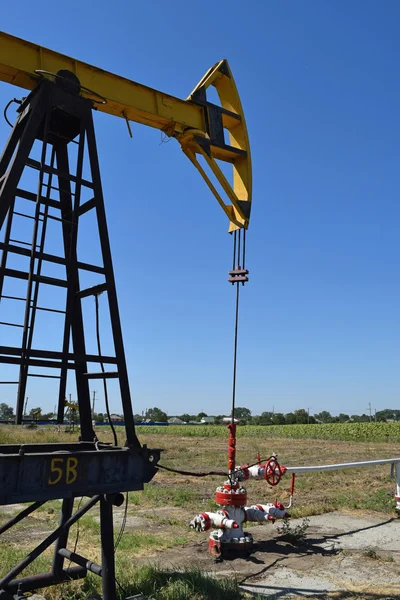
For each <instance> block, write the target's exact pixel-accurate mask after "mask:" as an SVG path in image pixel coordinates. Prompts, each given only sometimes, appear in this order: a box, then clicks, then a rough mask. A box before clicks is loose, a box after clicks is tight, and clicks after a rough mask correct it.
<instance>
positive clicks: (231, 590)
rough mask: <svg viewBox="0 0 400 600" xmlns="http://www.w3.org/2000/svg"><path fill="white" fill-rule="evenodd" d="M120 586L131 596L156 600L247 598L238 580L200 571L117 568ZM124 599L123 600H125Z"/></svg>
mask: <svg viewBox="0 0 400 600" xmlns="http://www.w3.org/2000/svg"><path fill="white" fill-rule="evenodd" d="M117 567H118V569H117V577H118V581H119V583H120V585H121V586H122V587H123V589H124V590H125V591H126V592H127V593H128V594H130V595H134V594H138V593H140V592H141V593H142V594H143V595H144V596H145V598H151V599H152V600H189V599H190V600H211V599H212V600H239V599H240V598H244V594H242V593H241V592H240V589H239V585H238V583H237V581H236V579H235V578H234V577H231V578H229V579H217V578H215V577H212V576H211V575H208V574H206V573H203V572H201V571H200V570H198V569H188V570H174V569H161V568H157V567H153V566H144V567H142V568H140V569H134V568H132V566H131V565H130V564H128V563H126V562H125V561H121V562H120V563H119V564H118V565H117ZM122 597H123V596H122Z"/></svg>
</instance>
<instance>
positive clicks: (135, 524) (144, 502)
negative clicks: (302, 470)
mask: <svg viewBox="0 0 400 600" xmlns="http://www.w3.org/2000/svg"><path fill="white" fill-rule="evenodd" d="M142 441H143V442H145V443H147V444H148V446H149V447H152V446H153V447H164V448H167V452H165V453H163V456H162V460H161V463H162V464H164V465H166V466H168V467H173V468H180V469H185V470H198V471H200V470H205V469H206V468H210V469H214V468H218V469H221V468H222V469H223V468H224V465H225V462H226V441H225V440H224V439H221V438H216V439H214V438H204V439H203V438H197V439H194V438H192V439H190V438H189V439H188V438H180V437H176V438H175V437H171V436H161V435H159V436H152V437H151V438H150V437H148V439H145V440H142ZM273 443H274V446H273V448H270V443H269V442H268V440H266V439H265V440H264V439H263V440H259V439H258V440H257V439H250V438H249V439H240V440H239V448H238V452H239V455H240V458H239V460H240V461H241V462H247V461H250V460H251V459H252V458H253V457H255V455H256V452H257V450H260V451H261V452H262V453H263V454H265V455H269V454H270V452H271V451H272V450H275V451H277V452H278V454H279V456H280V457H281V460H282V462H284V463H285V464H287V465H290V466H294V465H302V464H303V465H307V464H324V463H328V462H344V461H347V460H362V459H364V460H365V459H373V458H390V457H393V456H395V455H396V452H395V450H394V449H393V445H392V444H386V443H379V444H377V443H371V444H367V443H360V444H355V443H348V442H339V441H338V442H332V441H329V442H327V441H320V440H313V441H312V442H310V441H309V440H274V441H273ZM220 479H221V478H220V477H215V476H213V477H209V478H205V479H201V480H198V479H194V478H190V477H187V476H182V475H174V474H171V473H168V472H162V471H160V472H159V473H158V474H157V475H156V477H155V479H154V480H153V481H152V482H151V483H150V484H149V485H147V486H146V488H145V490H144V491H143V492H135V493H132V494H130V495H129V499H130V501H129V507H128V512H127V519H126V527H125V532H124V535H123V537H122V540H121V544H120V547H119V549H118V552H117V563H118V560H120V561H121V565H122V561H123V560H125V561H126V560H128V561H129V562H130V564H137V565H144V564H155V565H157V566H159V567H161V568H163V569H168V568H170V569H175V570H179V569H183V568H185V567H197V568H200V569H201V570H202V571H205V572H208V573H213V574H214V575H215V576H216V577H221V578H222V577H235V578H236V579H237V580H238V581H239V582H240V584H241V587H242V589H243V591H246V592H248V593H249V594H254V595H264V596H266V597H269V598H277V599H278V598H283V599H286V598H303V597H307V596H308V597H320V598H338V599H343V598H351V599H353V600H355V599H357V600H359V599H361V598H363V599H365V600H377V599H378V598H379V599H381V598H382V599H385V598H386V599H392V600H394V599H396V600H400V519H398V518H396V516H395V512H394V503H393V494H394V489H395V487H394V486H395V482H394V481H393V480H391V479H390V469H389V468H388V467H385V468H380V467H374V468H371V469H355V470H348V471H332V472H326V473H313V474H309V475H307V476H299V477H298V478H297V480H296V490H295V508H294V510H293V511H291V512H292V514H293V517H296V518H293V519H292V520H291V528H292V529H294V528H296V525H298V524H301V523H303V520H304V518H309V523H308V527H307V529H306V532H305V538H304V539H303V540H302V541H300V542H296V543H294V542H293V540H292V541H289V540H288V539H287V538H285V537H282V535H281V534H280V532H279V522H276V523H275V525H271V524H269V523H267V524H265V525H255V526H253V525H252V524H249V528H248V530H249V531H250V532H251V533H252V534H253V537H254V540H255V546H254V552H253V554H252V555H251V556H250V557H249V558H247V559H244V558H237V559H235V560H224V561H223V562H221V563H218V564H216V563H215V562H213V559H212V558H211V557H210V556H209V555H208V553H207V538H208V534H207V533H197V532H194V531H192V530H191V529H189V527H188V524H189V521H190V519H191V518H192V517H193V516H194V515H195V514H197V513H199V512H203V511H205V510H212V509H213V508H215V504H214V492H215V488H216V485H220V484H221V483H222V482H221V481H220ZM246 487H247V489H248V498H249V504H253V503H256V502H263V503H265V502H269V501H271V500H273V499H274V498H275V497H276V495H278V497H279V499H280V500H283V501H284V502H287V500H288V493H289V492H288V488H289V479H288V478H286V479H285V480H284V481H282V483H281V484H280V486H278V488H269V487H268V486H267V485H266V483H265V482H255V481H249V482H248V485H247V484H246ZM76 502H78V500H77V501H76ZM21 508H23V505H19V506H16V505H13V506H3V507H0V522H5V521H6V520H7V519H8V518H9V517H10V516H11V515H13V514H16V513H17V512H19V510H21ZM59 508H60V503H59V502H57V501H55V502H53V503H50V505H49V506H48V505H44V506H43V507H42V508H41V509H40V510H39V511H37V512H35V513H33V514H32V515H31V516H29V517H28V518H27V519H25V520H24V522H23V524H21V525H19V526H18V527H17V528H15V529H13V530H10V531H8V532H6V533H4V534H3V536H2V547H4V546H6V548H5V549H4V558H3V555H2V554H1V553H0V573H1V571H2V569H3V565H2V564H1V561H3V562H4V561H5V559H6V558H7V552H10V551H13V552H14V551H15V552H21V551H24V552H25V551H29V550H30V549H31V548H32V547H33V546H34V545H36V544H37V543H39V542H40V541H41V540H42V539H43V538H44V537H45V536H46V535H47V534H48V533H49V532H50V531H52V530H53V529H54V528H55V527H56V525H57V522H58V518H59ZM123 515H124V507H120V508H118V509H116V510H115V516H114V521H115V531H116V535H117V533H118V531H119V528H120V526H121V523H122V521H123ZM75 536H76V530H75V529H73V530H72V531H71V542H70V546H73V544H74V540H75ZM98 538H99V527H98V512H97V509H96V508H95V509H93V510H92V511H90V513H88V515H86V516H85V518H84V519H83V520H82V521H81V525H80V533H79V544H78V550H77V551H78V552H79V553H81V554H83V555H84V556H87V557H88V558H90V559H91V560H94V561H100V553H99V544H98ZM3 541H4V542H5V544H3ZM0 551H1V547H0ZM46 558H48V559H49V560H51V555H50V553H48V554H47V556H46ZM4 568H6V565H5V564H4ZM121 568H123V567H121Z"/></svg>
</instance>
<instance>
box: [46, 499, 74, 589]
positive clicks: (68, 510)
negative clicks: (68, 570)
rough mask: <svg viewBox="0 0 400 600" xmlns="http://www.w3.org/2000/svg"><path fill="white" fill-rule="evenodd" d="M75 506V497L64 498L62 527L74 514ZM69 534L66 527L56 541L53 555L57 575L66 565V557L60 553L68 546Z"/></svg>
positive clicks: (59, 574) (53, 569)
mask: <svg viewBox="0 0 400 600" xmlns="http://www.w3.org/2000/svg"><path fill="white" fill-rule="evenodd" d="M73 508H74V499H73V498H64V500H63V503H62V507H61V517H60V527H62V526H63V525H65V523H66V522H67V521H68V519H70V518H71V516H72V510H73ZM68 534H69V529H65V530H63V531H62V533H61V535H60V537H59V538H58V540H57V542H56V546H55V549H54V556H53V565H52V569H51V570H52V573H53V575H54V576H55V577H58V576H59V577H60V578H61V576H62V570H63V567H64V557H63V556H61V555H60V554H59V550H60V549H61V548H66V547H67V542H68Z"/></svg>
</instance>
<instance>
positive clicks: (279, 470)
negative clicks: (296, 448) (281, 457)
mask: <svg viewBox="0 0 400 600" xmlns="http://www.w3.org/2000/svg"><path fill="white" fill-rule="evenodd" d="M285 471H286V469H285V467H281V466H280V464H279V463H278V461H277V459H276V458H274V457H271V458H270V459H269V460H268V461H267V462H266V464H265V467H264V479H265V480H266V481H267V483H269V485H272V486H275V485H278V483H279V482H280V480H281V479H282V476H283V475H284V474H285Z"/></svg>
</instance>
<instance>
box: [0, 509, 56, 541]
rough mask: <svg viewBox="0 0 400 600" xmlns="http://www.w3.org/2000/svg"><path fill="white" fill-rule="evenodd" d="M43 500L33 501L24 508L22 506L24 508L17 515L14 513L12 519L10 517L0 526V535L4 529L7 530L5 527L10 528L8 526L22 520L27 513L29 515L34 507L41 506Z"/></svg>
mask: <svg viewBox="0 0 400 600" xmlns="http://www.w3.org/2000/svg"><path fill="white" fill-rule="evenodd" d="M44 502H45V501H42V502H34V503H33V504H31V505H30V506H27V507H26V508H24V510H21V512H20V513H18V514H17V515H15V517H12V519H10V520H9V521H7V523H4V525H2V526H1V527H0V535H1V534H2V533H4V532H5V531H7V529H10V527H13V525H16V524H17V523H19V522H20V521H22V519H25V517H27V516H28V515H30V514H31V513H33V512H34V511H35V510H36V509H38V508H39V506H42V504H44Z"/></svg>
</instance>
